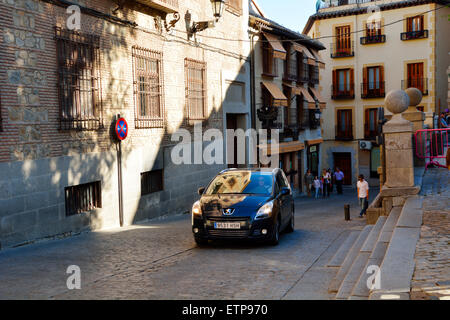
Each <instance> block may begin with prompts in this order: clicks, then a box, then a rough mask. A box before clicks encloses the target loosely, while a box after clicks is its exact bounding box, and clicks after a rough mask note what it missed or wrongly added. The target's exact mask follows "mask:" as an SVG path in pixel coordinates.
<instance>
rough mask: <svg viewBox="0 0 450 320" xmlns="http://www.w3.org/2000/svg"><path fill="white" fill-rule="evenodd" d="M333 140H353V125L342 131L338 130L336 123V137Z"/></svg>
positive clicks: (338, 126)
mask: <svg viewBox="0 0 450 320" xmlns="http://www.w3.org/2000/svg"><path fill="white" fill-rule="evenodd" d="M335 140H344V141H349V140H353V125H351V124H350V125H347V127H346V130H342V129H341V128H340V124H339V123H338V124H337V126H336V137H335Z"/></svg>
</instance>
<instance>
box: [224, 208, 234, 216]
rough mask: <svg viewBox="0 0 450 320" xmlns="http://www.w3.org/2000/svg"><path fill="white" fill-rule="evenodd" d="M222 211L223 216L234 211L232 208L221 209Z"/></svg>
mask: <svg viewBox="0 0 450 320" xmlns="http://www.w3.org/2000/svg"><path fill="white" fill-rule="evenodd" d="M222 212H223V214H224V215H225V216H231V215H232V214H233V212H234V209H222Z"/></svg>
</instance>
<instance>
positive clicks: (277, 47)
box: [263, 32, 286, 60]
mask: <svg viewBox="0 0 450 320" xmlns="http://www.w3.org/2000/svg"><path fill="white" fill-rule="evenodd" d="M263 35H264V37H265V38H266V39H267V40H268V41H269V44H270V46H271V47H272V49H273V57H274V58H279V59H282V60H286V50H285V49H284V47H283V45H282V44H281V41H280V39H279V38H278V37H277V36H274V35H272V34H270V33H266V32H263Z"/></svg>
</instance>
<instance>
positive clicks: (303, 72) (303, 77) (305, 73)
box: [297, 63, 309, 82]
mask: <svg viewBox="0 0 450 320" xmlns="http://www.w3.org/2000/svg"><path fill="white" fill-rule="evenodd" d="M297 81H298V82H309V66H308V65H307V64H306V63H303V67H302V68H300V69H299V70H298V75H297Z"/></svg>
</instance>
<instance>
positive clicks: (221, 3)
mask: <svg viewBox="0 0 450 320" xmlns="http://www.w3.org/2000/svg"><path fill="white" fill-rule="evenodd" d="M225 2H226V0H211V5H212V9H213V15H214V17H215V18H216V20H215V21H214V20H212V21H200V22H193V23H192V27H190V28H189V30H188V35H189V38H190V37H192V35H193V34H195V33H197V32H200V31H203V30H205V29H207V28H212V27H214V26H215V25H216V22H218V21H219V19H220V18H221V17H222V14H223V9H224V7H225ZM190 17H191V14H190V13H189V12H187V13H186V16H185V20H186V21H190Z"/></svg>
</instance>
